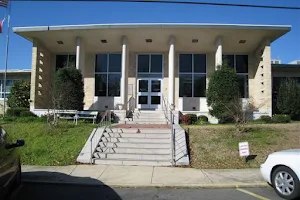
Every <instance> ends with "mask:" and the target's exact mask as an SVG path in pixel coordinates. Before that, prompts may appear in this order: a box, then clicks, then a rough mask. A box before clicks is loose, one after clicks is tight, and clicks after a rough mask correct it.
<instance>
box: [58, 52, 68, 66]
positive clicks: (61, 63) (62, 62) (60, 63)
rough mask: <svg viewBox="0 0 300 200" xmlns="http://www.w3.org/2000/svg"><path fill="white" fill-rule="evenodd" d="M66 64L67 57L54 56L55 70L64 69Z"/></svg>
mask: <svg viewBox="0 0 300 200" xmlns="http://www.w3.org/2000/svg"><path fill="white" fill-rule="evenodd" d="M67 64H68V55H56V70H58V69H60V68H63V67H66V66H67Z"/></svg>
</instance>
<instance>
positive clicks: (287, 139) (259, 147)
mask: <svg viewBox="0 0 300 200" xmlns="http://www.w3.org/2000/svg"><path fill="white" fill-rule="evenodd" d="M247 127H248V128H249V130H248V131H247V132H246V133H244V134H240V135H237V134H236V133H235V131H234V127H233V126H228V125H227V126H187V127H185V128H186V130H187V129H189V131H188V138H189V148H190V154H191V166H192V167H194V168H202V169H205V168H206V169H207V168H212V169H226V168H249V167H259V165H260V164H261V163H262V162H264V159H265V157H266V156H267V155H268V154H269V153H272V152H274V151H278V150H283V149H289V148H300V132H299V130H300V129H299V128H300V124H299V123H293V124H268V125H248V126H247ZM244 141H248V142H249V145H250V153H251V154H253V155H257V157H256V158H255V160H252V161H250V162H249V163H247V164H245V163H244V160H243V158H241V157H239V151H238V143H239V142H244Z"/></svg>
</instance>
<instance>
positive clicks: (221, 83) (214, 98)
mask: <svg viewBox="0 0 300 200" xmlns="http://www.w3.org/2000/svg"><path fill="white" fill-rule="evenodd" d="M218 67H219V69H218V70H216V71H214V72H213V73H212V74H211V75H210V77H209V83H208V89H207V94H206V96H207V105H208V106H209V107H211V109H209V113H210V114H211V115H212V116H214V117H216V118H217V119H219V121H220V122H223V121H226V120H228V119H232V118H233V116H232V114H231V112H230V111H231V109H230V107H231V106H232V102H233V101H234V100H236V99H239V98H238V97H239V84H238V76H237V75H236V73H235V71H234V70H233V68H232V67H230V66H228V65H227V64H226V63H224V64H223V65H222V66H221V67H220V66H218Z"/></svg>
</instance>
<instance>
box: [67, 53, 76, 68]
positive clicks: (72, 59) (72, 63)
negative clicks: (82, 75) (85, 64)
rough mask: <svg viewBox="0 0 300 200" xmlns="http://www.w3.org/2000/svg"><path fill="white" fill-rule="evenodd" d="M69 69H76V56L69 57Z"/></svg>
mask: <svg viewBox="0 0 300 200" xmlns="http://www.w3.org/2000/svg"><path fill="white" fill-rule="evenodd" d="M68 67H74V68H76V55H69V63H68Z"/></svg>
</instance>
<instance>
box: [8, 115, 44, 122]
mask: <svg viewBox="0 0 300 200" xmlns="http://www.w3.org/2000/svg"><path fill="white" fill-rule="evenodd" d="M3 120H4V121H5V122H20V123H28V122H46V121H47V119H45V118H42V117H33V116H29V117H5V118H3Z"/></svg>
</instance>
